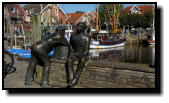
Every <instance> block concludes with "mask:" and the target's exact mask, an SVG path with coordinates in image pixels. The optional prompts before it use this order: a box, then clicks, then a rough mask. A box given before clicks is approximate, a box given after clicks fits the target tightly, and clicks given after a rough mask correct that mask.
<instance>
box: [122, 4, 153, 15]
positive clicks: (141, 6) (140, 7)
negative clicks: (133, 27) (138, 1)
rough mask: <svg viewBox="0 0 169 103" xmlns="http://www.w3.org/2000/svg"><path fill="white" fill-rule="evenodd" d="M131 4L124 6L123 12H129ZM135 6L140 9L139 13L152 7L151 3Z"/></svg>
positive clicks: (143, 12)
mask: <svg viewBox="0 0 169 103" xmlns="http://www.w3.org/2000/svg"><path fill="white" fill-rule="evenodd" d="M132 7H133V6H128V7H126V8H124V12H126V13H129V12H130V9H131V8H132ZM137 7H138V8H139V9H140V10H141V14H145V13H146V12H148V11H151V10H152V9H153V8H154V7H153V6H152V5H137Z"/></svg>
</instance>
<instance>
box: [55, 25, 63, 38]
mask: <svg viewBox="0 0 169 103" xmlns="http://www.w3.org/2000/svg"><path fill="white" fill-rule="evenodd" d="M65 29H66V27H65V26H57V27H56V28H55V34H56V35H60V36H62V37H64V35H65Z"/></svg>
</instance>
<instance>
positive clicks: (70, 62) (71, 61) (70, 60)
mask: <svg viewBox="0 0 169 103" xmlns="http://www.w3.org/2000/svg"><path fill="white" fill-rule="evenodd" d="M65 67H66V75H67V84H68V87H70V86H71V85H72V80H73V77H74V69H73V68H74V54H73V53H70V54H69V56H68V58H67V61H66V65H65Z"/></svg>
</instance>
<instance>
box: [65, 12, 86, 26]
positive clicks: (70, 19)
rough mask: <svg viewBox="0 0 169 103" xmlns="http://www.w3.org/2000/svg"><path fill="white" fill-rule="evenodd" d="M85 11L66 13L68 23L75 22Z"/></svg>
mask: <svg viewBox="0 0 169 103" xmlns="http://www.w3.org/2000/svg"><path fill="white" fill-rule="evenodd" d="M84 14H85V13H67V14H66V15H67V17H68V20H67V21H68V22H69V23H70V24H75V23H76V22H77V21H78V20H79V19H80V18H81V17H82V16H83V15H84Z"/></svg>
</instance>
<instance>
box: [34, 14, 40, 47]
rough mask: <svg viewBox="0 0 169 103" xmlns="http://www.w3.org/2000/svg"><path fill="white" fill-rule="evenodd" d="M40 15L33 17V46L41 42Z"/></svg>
mask: <svg viewBox="0 0 169 103" xmlns="http://www.w3.org/2000/svg"><path fill="white" fill-rule="evenodd" d="M40 26H41V20H40V14H33V15H32V44H33V43H35V42H37V41H39V40H41V27H40Z"/></svg>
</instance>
